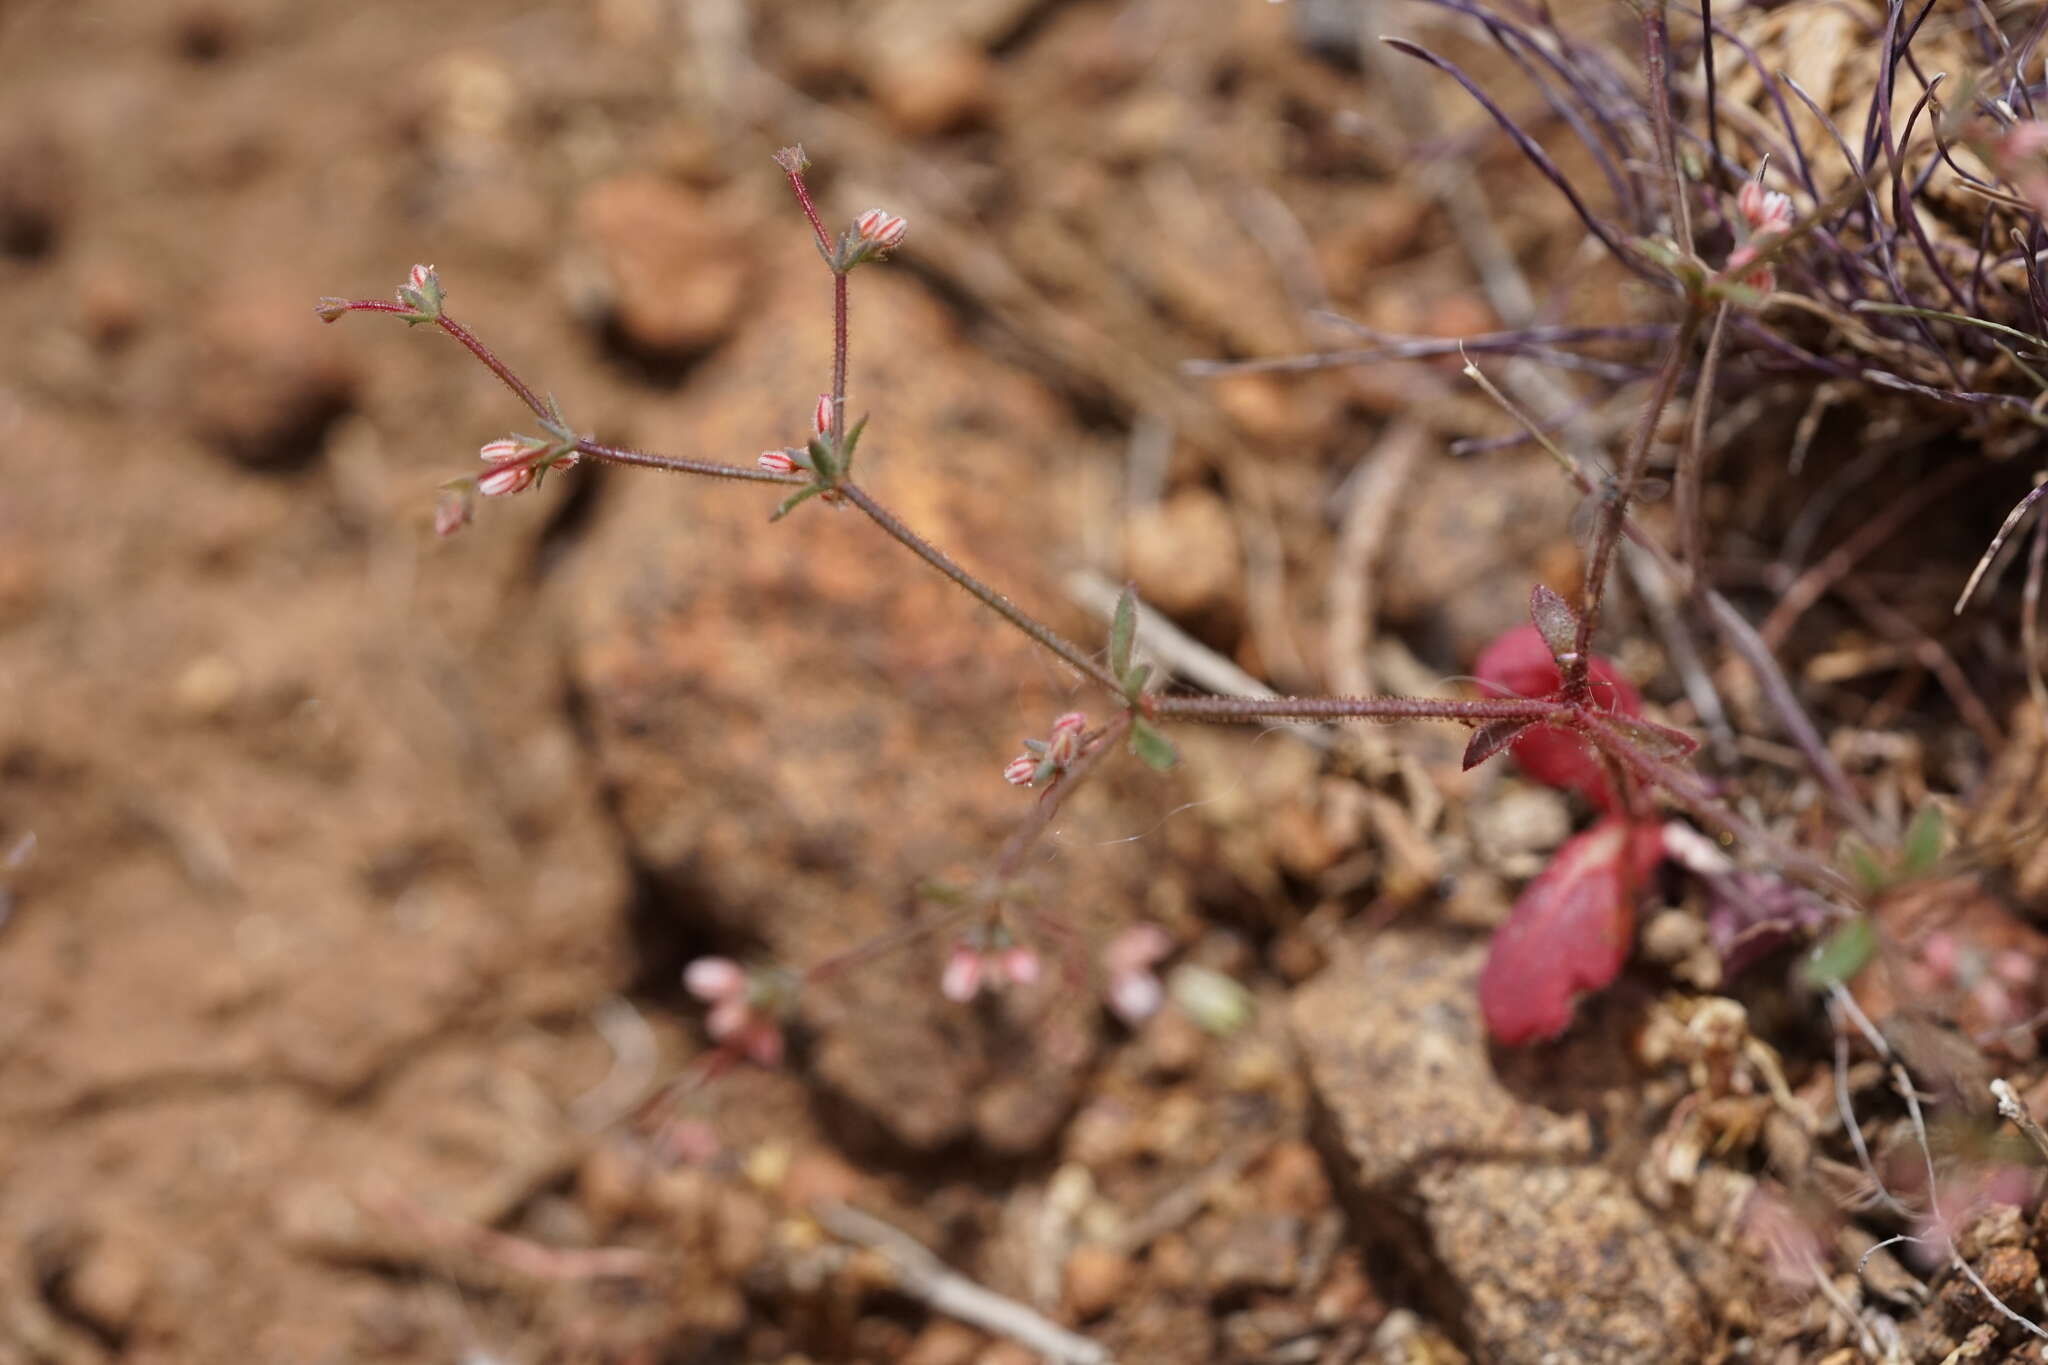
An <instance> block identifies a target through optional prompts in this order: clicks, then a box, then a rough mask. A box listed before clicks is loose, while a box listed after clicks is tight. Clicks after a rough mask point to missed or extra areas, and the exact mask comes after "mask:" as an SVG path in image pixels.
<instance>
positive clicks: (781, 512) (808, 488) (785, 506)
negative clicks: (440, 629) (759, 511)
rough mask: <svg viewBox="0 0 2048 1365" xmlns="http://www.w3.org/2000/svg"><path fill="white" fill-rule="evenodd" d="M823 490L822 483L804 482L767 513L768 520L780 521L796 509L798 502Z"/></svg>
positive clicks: (815, 495)
mask: <svg viewBox="0 0 2048 1365" xmlns="http://www.w3.org/2000/svg"><path fill="white" fill-rule="evenodd" d="M824 491H825V485H824V484H822V483H811V484H805V485H804V486H803V487H802V488H799V489H797V490H796V492H794V493H791V494H790V495H789V496H788V497H786V498H784V499H783V500H782V506H780V507H778V508H776V509H775V511H774V512H773V513H771V514H770V515H769V517H768V520H769V521H770V522H777V521H781V520H782V519H783V518H784V517H786V516H788V515H789V514H790V513H791V512H794V511H795V510H796V509H797V505H798V504H800V503H802V502H804V501H806V500H807V499H810V498H815V497H817V496H818V494H820V493H822V492H824Z"/></svg>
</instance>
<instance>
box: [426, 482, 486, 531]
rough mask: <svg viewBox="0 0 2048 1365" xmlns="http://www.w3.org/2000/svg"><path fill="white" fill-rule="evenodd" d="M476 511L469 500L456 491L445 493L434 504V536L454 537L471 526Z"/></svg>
mask: <svg viewBox="0 0 2048 1365" xmlns="http://www.w3.org/2000/svg"><path fill="white" fill-rule="evenodd" d="M475 512H476V509H475V507H474V506H472V505H471V503H470V500H469V498H468V497H467V496H466V495H465V494H462V493H459V492H455V491H452V490H451V491H447V492H443V493H442V494H441V496H440V497H439V498H438V499H437V500H436V501H435V503H434V534H435V535H437V536H452V535H454V534H455V533H456V532H457V531H460V530H461V529H462V528H463V527H465V526H467V525H469V520H470V518H471V517H472V516H473V515H475Z"/></svg>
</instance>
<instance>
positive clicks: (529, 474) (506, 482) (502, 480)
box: [476, 464, 533, 498]
mask: <svg viewBox="0 0 2048 1365" xmlns="http://www.w3.org/2000/svg"><path fill="white" fill-rule="evenodd" d="M532 482H533V470H531V469H529V468H527V467H526V466H525V465H517V464H510V465H500V466H498V467H497V468H496V469H493V470H492V471H491V472H490V473H488V474H486V475H484V476H483V477H482V478H480V479H478V480H477V481H476V491H477V492H479V493H481V494H483V495H484V496H485V497H487V498H497V497H503V496H505V495H506V494H508V493H517V492H519V491H520V490H521V489H523V488H525V487H527V486H528V485H529V484H531V483H532Z"/></svg>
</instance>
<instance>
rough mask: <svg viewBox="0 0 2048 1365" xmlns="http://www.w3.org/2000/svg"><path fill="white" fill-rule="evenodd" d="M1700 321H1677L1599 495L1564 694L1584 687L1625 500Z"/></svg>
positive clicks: (1690, 316) (1693, 317)
mask: <svg viewBox="0 0 2048 1365" xmlns="http://www.w3.org/2000/svg"><path fill="white" fill-rule="evenodd" d="M1699 326H1700V320H1699V315H1698V314H1697V313H1695V312H1690V311H1688V312H1687V314H1686V316H1685V318H1684V320H1683V321H1682V322H1681V323H1680V324H1679V327H1678V335H1677V336H1676V337H1675V338H1674V339H1673V340H1672V343H1671V349H1670V351H1669V352H1668V353H1667V354H1666V355H1665V358H1664V364H1663V366H1662V367H1661V368H1660V369H1659V370H1658V371H1657V378H1656V379H1655V380H1654V381H1653V383H1652V387H1651V390H1650V400H1649V402H1648V403H1646V404H1645V405H1644V406H1643V415H1642V418H1641V420H1640V421H1639V422H1638V423H1637V424H1636V433H1635V437H1634V438H1633V439H1632V440H1631V441H1630V442H1629V448H1628V455H1627V457H1626V458H1625V459H1624V461H1623V463H1622V467H1621V471H1620V476H1619V477H1620V496H1619V497H1616V498H1613V499H1603V501H1602V506H1601V509H1600V526H1599V530H1598V531H1597V532H1596V533H1595V539H1594V541H1593V553H1592V556H1591V557H1590V559H1589V560H1588V562H1587V565H1586V586H1585V591H1584V593H1583V595H1582V599H1581V601H1580V604H1579V629H1578V634H1577V636H1576V638H1575V639H1574V640H1573V643H1572V655H1571V657H1570V658H1568V659H1566V660H1564V661H1563V663H1564V670H1563V671H1564V688H1565V692H1566V694H1567V695H1570V694H1571V693H1573V692H1576V691H1580V690H1583V689H1584V687H1585V686H1586V669H1587V666H1588V663H1589V661H1590V659H1591V657H1592V648H1593V631H1594V629H1595V628H1596V627H1597V626H1598V624H1599V620H1600V603H1601V599H1602V598H1603V597H1604V596H1605V594H1606V591H1607V571H1608V568H1609V566H1610V564H1611V563H1612V561H1613V558H1614V545H1615V542H1616V541H1618V540H1619V539H1620V538H1621V527H1622V521H1623V519H1624V518H1625V517H1626V516H1627V514H1628V504H1629V502H1630V500H1631V499H1633V498H1634V497H1635V491H1636V488H1637V487H1638V485H1640V484H1641V483H1642V479H1643V471H1644V469H1645V468H1646V467H1648V465H1649V460H1650V447H1651V445H1653V444H1654V443H1655V441H1656V437H1657V424H1658V422H1659V421H1660V420H1661V419H1662V418H1663V416H1664V409H1665V408H1667V407H1669V406H1670V404H1671V396H1672V394H1673V393H1675V392H1676V391H1677V389H1678V378H1679V375H1680V374H1681V373H1683V372H1684V369H1685V362H1686V357H1687V356H1689V355H1690V354H1691V353H1692V343H1693V339H1694V337H1696V336H1697V335H1698V334H1699Z"/></svg>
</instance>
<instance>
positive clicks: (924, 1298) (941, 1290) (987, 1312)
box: [811, 1200, 1110, 1365]
mask: <svg viewBox="0 0 2048 1365" xmlns="http://www.w3.org/2000/svg"><path fill="white" fill-rule="evenodd" d="M811 1216H812V1217H814V1218H816V1219H817V1220H818V1223H819V1226H821V1227H823V1228H824V1229H825V1231H827V1232H829V1233H831V1234H832V1235H833V1236H834V1237H837V1238H839V1239H841V1240H842V1241H847V1242H852V1243H854V1244H855V1245H858V1246H864V1247H868V1248H870V1249H871V1250H874V1251H879V1252H881V1253H882V1255H884V1256H886V1257H888V1259H889V1261H890V1262H891V1263H892V1264H893V1265H894V1266H895V1267H896V1283H897V1288H899V1289H901V1290H902V1291H903V1292H904V1293H906V1294H908V1295H910V1296H911V1297H912V1298H914V1299H917V1300H919V1301H920V1302H922V1303H925V1304H928V1305H930V1306H931V1307H932V1309H933V1310H935V1311H937V1312H940V1313H944V1314H946V1315H947V1316H948V1317H953V1318H958V1319H959V1320H960V1321H962V1322H964V1323H967V1324H969V1325H970V1326H974V1327H979V1328H981V1329H982V1330H983V1331H984V1332H989V1333H992V1334H994V1335H996V1336H999V1337H1006V1338H1008V1339H1009V1340H1011V1341H1014V1342H1016V1343H1017V1344H1018V1345H1019V1346H1022V1347H1024V1348H1025V1349H1027V1350H1031V1351H1036V1352H1038V1353H1039V1354H1040V1355H1042V1356H1044V1357H1045V1358H1046V1359H1047V1360H1050V1361H1055V1362H1058V1363H1059V1365H1110V1357H1109V1352H1108V1351H1106V1350H1104V1349H1103V1348H1102V1347H1101V1346H1100V1345H1098V1344H1096V1343H1095V1342H1092V1341H1090V1340H1089V1339H1088V1338H1086V1337H1084V1336H1080V1335H1077V1334H1076V1333H1073V1332H1069V1331H1068V1330H1067V1329H1066V1328H1064V1327H1062V1326H1060V1325H1059V1324H1058V1323H1056V1322H1051V1321H1048V1320H1047V1319H1046V1318H1044V1317H1041V1316H1040V1315H1039V1314H1037V1313H1035V1312H1033V1311H1032V1310H1031V1309H1029V1308H1027V1307H1025V1306H1024V1305H1023V1304H1021V1303H1018V1302H1017V1301H1016V1300H1015V1299H1008V1298H1004V1297H1003V1296H1002V1295H1001V1294H998V1293H996V1292H995V1291H994V1290H993V1289H986V1288H984V1287H982V1286H981V1285H978V1284H976V1283H975V1282H974V1281H972V1280H970V1279H968V1278H966V1277H965V1276H964V1275H961V1274H959V1273H957V1272H956V1271H953V1270H951V1269H948V1268H947V1266H946V1265H945V1263H944V1262H942V1261H941V1260H939V1258H938V1257H936V1256H934V1255H932V1253H931V1252H930V1251H928V1250H927V1249H926V1248H925V1246H924V1244H923V1243H921V1242H919V1241H918V1240H917V1239H916V1238H914V1237H912V1236H910V1235H909V1234H908V1233H906V1232H903V1231H901V1230H899V1229H897V1228H893V1227H891V1226H890V1225H889V1224H887V1223H885V1222H883V1221H882V1220H881V1219H879V1218H876V1217H874V1216H872V1215H870V1214H865V1213H862V1212H861V1211H860V1210H859V1209H856V1208H853V1207H852V1206H850V1205H847V1204H841V1203H839V1202H837V1201H835V1200H822V1201H820V1202H819V1203H817V1204H815V1205H813V1206H812V1208H811Z"/></svg>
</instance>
